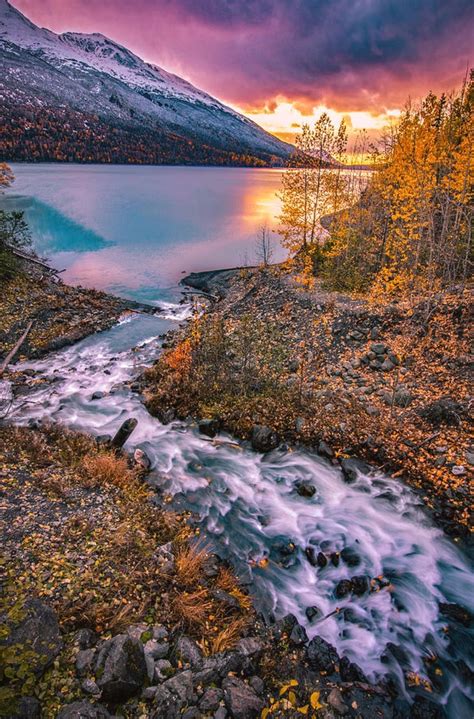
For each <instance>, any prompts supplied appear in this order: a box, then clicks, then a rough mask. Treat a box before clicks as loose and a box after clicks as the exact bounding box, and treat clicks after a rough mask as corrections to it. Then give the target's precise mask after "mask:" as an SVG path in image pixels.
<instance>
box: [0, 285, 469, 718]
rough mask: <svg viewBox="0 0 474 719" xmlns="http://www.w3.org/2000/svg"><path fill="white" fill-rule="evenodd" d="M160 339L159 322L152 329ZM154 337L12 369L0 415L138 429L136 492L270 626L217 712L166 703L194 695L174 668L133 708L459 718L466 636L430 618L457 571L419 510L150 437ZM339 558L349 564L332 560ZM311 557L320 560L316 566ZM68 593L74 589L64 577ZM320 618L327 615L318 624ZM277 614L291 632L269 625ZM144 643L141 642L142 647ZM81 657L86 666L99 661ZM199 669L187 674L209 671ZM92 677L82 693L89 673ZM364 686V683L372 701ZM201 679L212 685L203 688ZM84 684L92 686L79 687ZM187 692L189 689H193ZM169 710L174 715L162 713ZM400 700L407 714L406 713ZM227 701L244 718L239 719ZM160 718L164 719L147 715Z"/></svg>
mask: <svg viewBox="0 0 474 719" xmlns="http://www.w3.org/2000/svg"><path fill="white" fill-rule="evenodd" d="M250 289H252V287H250ZM183 309H184V308H183ZM181 316H182V315H181ZM171 324H172V322H171V321H168V329H169V326H170V325H171ZM174 326H176V323H174ZM166 329H167V328H166V322H164V321H163V319H160V318H159V317H158V318H157V317H154V316H149V317H146V316H142V315H136V316H134V317H132V316H129V317H128V318H127V320H126V321H124V322H122V323H120V324H119V325H117V326H115V327H114V328H112V329H111V330H109V331H107V332H105V333H102V334H101V335H96V336H92V337H90V338H88V339H86V340H83V341H82V342H81V343H79V344H78V345H75V346H71V347H70V348H66V349H64V350H62V351H60V352H57V353H56V354H53V355H50V356H49V357H47V358H45V359H43V360H40V361H34V362H27V363H25V364H23V365H21V366H20V367H18V368H16V369H17V370H18V375H17V376H21V377H22V382H21V384H22V385H23V388H22V391H21V396H19V397H18V398H17V400H16V401H15V403H14V406H13V408H12V414H11V420H12V421H13V422H15V423H16V424H19V425H25V424H29V423H30V424H31V423H34V424H35V425H38V423H39V424H40V425H41V422H42V421H43V420H44V419H45V418H47V419H49V420H52V421H53V422H58V423H61V424H63V425H66V426H69V427H72V428H73V429H75V430H82V431H87V432H91V433H92V434H94V435H103V434H113V433H114V432H115V430H116V429H117V428H118V426H119V425H120V424H121V423H122V421H123V419H124V418H127V417H130V416H134V417H136V418H137V419H138V427H137V430H136V434H135V433H134V434H133V435H132V437H131V440H130V441H129V443H128V444H127V450H128V451H129V452H135V451H136V450H140V451H141V452H144V453H145V455H146V456H147V457H148V458H149V460H150V467H151V473H150V474H149V475H147V482H148V483H149V484H150V485H151V486H153V487H154V488H155V490H156V492H157V493H156V496H155V501H158V502H159V503H160V504H162V505H163V506H164V507H165V506H166V507H174V508H175V509H176V510H177V511H178V512H179V511H180V510H179V507H180V506H181V507H182V508H184V509H185V511H186V512H188V513H189V512H191V513H192V515H193V525H194V526H195V528H196V530H198V531H199V534H200V535H202V536H204V537H205V538H206V540H207V541H209V542H211V543H212V544H211V546H212V549H213V551H214V550H215V551H216V552H217V553H218V554H219V555H220V556H222V557H223V559H224V561H226V560H229V561H230V562H231V563H232V564H233V565H234V566H235V567H236V570H237V573H238V574H239V576H241V578H242V580H243V581H244V582H247V583H248V582H249V581H250V584H248V585H247V586H248V588H249V590H250V591H251V592H252V594H253V596H254V598H255V601H256V604H257V606H259V607H262V608H263V611H264V613H265V615H266V617H267V618H268V619H269V620H270V621H272V619H276V620H277V622H278V623H277V625H276V628H275V630H272V629H271V628H270V629H269V630H267V629H264V628H262V630H261V631H262V634H260V630H259V631H258V638H259V639H260V641H264V644H265V650H264V651H263V652H262V656H261V660H260V661H259V663H258V667H257V669H256V672H257V673H256V674H255V673H253V674H250V675H249V674H248V672H249V669H244V664H242V661H243V660H242V658H240V659H237V660H234V659H233V660H232V661H237V669H236V668H235V666H234V665H232V664H231V665H227V664H226V663H224V669H223V671H224V675H225V676H224V677H221V675H220V672H218V674H219V677H220V679H219V681H218V684H219V686H218V687H217V688H218V689H220V691H221V692H222V696H221V695H220V694H219V692H218V693H217V696H218V698H219V706H218V708H217V709H215V710H214V709H212V710H211V709H210V710H209V711H208V712H207V713H206V711H207V710H204V708H203V707H198V708H197V709H195V705H196V704H199V702H200V699H201V695H200V694H199V689H198V688H197V690H196V691H194V689H193V690H192V691H191V689H189V691H188V690H186V692H184V694H183V693H182V692H181V693H180V690H179V688H180V687H186V686H187V687H188V688H189V687H190V686H191V684H192V685H193V687H194V681H193V680H192V677H190V675H189V674H186V676H184V675H183V674H182V670H183V669H184V671H187V667H186V665H184V666H183V665H179V664H178V665H177V666H176V668H175V669H176V670H175V671H174V674H177V676H178V677H179V679H178V680H177V681H176V682H175V683H174V684H172V685H169V686H168V685H166V686H165V687H164V689H163V687H162V682H161V681H160V682H159V683H158V685H154V684H152V685H151V686H152V687H154V689H153V690H152V691H150V692H148V694H147V695H146V696H148V699H147V700H146V701H147V702H151V705H150V704H147V705H146V706H147V707H148V708H147V710H146V711H148V712H150V713H149V716H151V717H155V714H153V710H154V709H153V708H154V702H155V700H157V701H161V700H162V699H163V697H164V700H163V701H165V704H163V707H166V706H167V704H168V705H170V706H171V707H172V709H170V712H171V713H169V715H168V716H169V717H170V718H171V717H174V716H179V712H181V710H183V711H188V709H189V710H190V712H191V713H190V714H189V717H198V716H199V714H201V715H203V716H206V717H207V716H216V717H218V719H221V718H223V717H225V716H226V715H229V716H231V717H234V716H235V717H238V719H240V716H245V717H247V716H250V717H253V716H256V715H257V714H258V713H259V711H260V709H261V708H262V704H263V707H264V708H265V705H267V708H270V698H273V699H274V700H275V701H274V705H272V707H273V708H272V711H271V713H270V716H299V715H300V714H301V712H298V711H297V710H296V709H294V707H293V698H294V701H295V702H296V703H297V704H298V706H300V707H305V706H306V707H307V711H308V715H309V716H311V715H312V714H314V715H315V716H317V717H325V716H326V717H334V716H350V717H362V718H363V719H366V718H367V719H368V717H372V716H380V717H387V718H392V717H399V718H400V719H401V717H404V718H405V717H407V716H411V717H416V718H417V719H419V717H430V716H431V717H439V716H442V715H443V709H442V708H441V707H440V704H439V702H440V697H442V702H444V703H448V704H449V708H448V715H449V716H452V717H456V719H458V717H460V716H463V713H462V712H464V713H466V711H467V710H466V704H465V703H463V702H464V701H465V700H467V696H466V697H465V698H462V694H463V693H464V692H465V691H466V689H465V684H467V681H468V678H467V673H466V672H468V668H467V664H466V661H468V657H467V656H465V655H464V653H463V652H464V650H465V649H466V648H467V641H466V639H465V638H464V632H466V631H468V628H467V627H464V625H463V623H462V621H460V619H461V618H463V619H464V620H465V619H467V621H468V622H469V621H470V620H469V614H462V612H461V613H459V610H458V611H457V614H456V616H451V617H450V618H444V617H443V615H442V613H441V611H440V610H441V609H442V607H440V603H441V604H448V605H456V606H458V607H459V609H460V608H461V607H462V606H467V605H468V603H469V597H470V596H472V593H470V592H469V589H468V584H467V582H468V579H469V573H468V571H469V570H468V568H467V566H466V564H465V561H464V559H463V558H462V556H461V555H460V554H459V553H458V552H457V551H456V549H455V547H453V546H452V545H450V544H449V543H447V542H446V541H445V540H444V539H443V538H442V536H441V533H440V532H438V531H437V530H435V529H434V528H433V527H431V526H430V524H429V523H428V522H426V520H425V519H423V516H422V514H421V513H420V507H419V501H418V500H417V499H416V497H414V496H413V495H412V494H411V493H410V492H409V491H408V490H406V489H405V488H403V486H402V485H401V484H400V483H398V482H397V481H396V480H390V479H388V478H386V477H383V475H382V476H381V475H376V476H371V475H370V474H365V473H364V472H363V471H362V472H360V471H358V472H357V473H356V477H355V479H354V481H353V482H352V483H350V484H347V483H345V482H344V480H343V478H342V477H341V475H340V473H339V471H338V470H337V469H336V468H335V467H334V466H331V463H330V462H328V461H323V460H321V459H318V457H317V456H315V455H313V454H312V453H311V452H306V451H305V450H304V449H300V450H297V451H286V450H285V449H284V447H281V448H280V449H279V450H278V449H277V450H274V451H272V452H270V453H267V454H264V455H262V454H258V453H256V452H253V451H251V450H250V449H249V448H248V446H247V445H246V444H245V443H243V444H238V443H236V442H235V441H233V440H232V438H230V437H228V436H226V435H225V434H220V435H219V436H218V437H215V438H214V439H211V438H209V437H206V435H203V434H202V433H200V432H199V431H198V427H197V426H195V425H193V423H190V422H181V421H174V422H173V423H171V424H167V425H164V424H162V423H161V422H158V421H157V420H155V419H153V418H152V417H150V415H149V414H148V412H147V411H146V409H145V408H144V406H143V403H142V399H143V398H142V397H141V396H140V394H139V392H140V389H141V387H142V385H141V380H140V377H141V376H142V374H143V370H144V369H145V368H146V367H147V366H149V365H150V364H152V362H153V361H154V360H155V359H156V357H157V355H159V353H160V351H161V341H160V340H159V339H158V336H159V335H160V334H163V331H166ZM201 429H202V427H201ZM29 431H30V432H31V431H33V432H41V431H42V430H41V429H37V430H29ZM29 444H32V442H31V440H30V441H28V442H27V445H29ZM8 446H9V441H8V438H7V439H6V447H7V448H8ZM11 465H12V460H11V459H10V461H9V466H10V467H11ZM359 469H360V468H359ZM9 471H10V470H9ZM40 480H41V477H40ZM302 488H303V489H304V491H301V489H302ZM170 498H173V501H172V502H170V501H169V500H170ZM25 509H26V507H25ZM23 514H24V509H22V510H21V512H20V516H22V515H23ZM86 514H87V512H86ZM99 528H100V522H99ZM86 531H87V528H86ZM105 546H107V543H105ZM153 548H154V546H153ZM351 548H352V552H351V551H345V550H350V549H351ZM356 548H357V549H356ZM311 550H312V551H311ZM319 553H321V554H322V555H323V558H319V562H318V557H319ZM68 559H70V557H68ZM323 559H325V560H326V561H325V563H324V566H322V565H323ZM313 560H316V561H313ZM79 566H80V565H79ZM421 573H422V574H423V581H422V582H420V576H421ZM357 577H358V578H359V580H360V581H359V582H358V583H357V585H356V584H355V583H354V581H353V580H354V579H355V578H357ZM377 577H380V578H381V580H382V579H383V578H385V579H389V583H388V584H387V585H386V586H382V585H383V584H384V582H382V581H381V580H380V581H381V585H380V586H379V587H378V590H377V588H376V584H377V582H375V579H377ZM66 578H67V577H66ZM371 579H372V580H374V585H372V583H371V581H369V580H371ZM362 580H364V587H363V588H362ZM46 581H48V577H46ZM76 581H79V582H80V581H81V573H80V571H79V572H77V580H76ZM203 581H204V584H205V583H206V581H207V580H206V579H204V578H203ZM367 583H368V585H367ZM348 584H350V587H348ZM346 589H347V590H348V591H346ZM355 589H357V592H356V591H355ZM343 590H344V591H343ZM373 590H374V591H373ZM224 591H225V590H224ZM359 591H360V592H361V594H360V595H359V594H358V592H359ZM392 597H393V598H392ZM311 608H312V609H313V610H314V611H313V612H312V613H311V615H310V614H309V613H308V611H307V610H308V609H311ZM335 608H339V609H341V610H343V611H338V612H337V613H334V611H333V610H334V609H335ZM449 611H451V610H449ZM453 612H454V610H452V612H451V613H452V614H453ZM288 613H290V614H292V615H293V618H289V619H288V618H287V619H284V617H285V615H287V614H288ZM272 614H273V617H272V616H271V615H272ZM327 615H329V616H328V617H327V619H326V618H325V617H326V616H327ZM322 619H324V621H322ZM280 620H281V621H282V622H283V624H280V623H279V622H280ZM320 621H321V623H319V622H320ZM155 626H156V625H154V624H153V622H152V623H151V625H150V627H151V629H153V627H155ZM257 626H258V624H257V622H251V627H250V630H249V634H250V636H254V637H255V634H252V632H253V631H254V629H256V628H257ZM270 626H271V625H270ZM150 627H149V625H148V624H147V628H148V629H149V628H150ZM170 628H171V629H172V627H170ZM148 629H147V630H148ZM168 631H169V629H168ZM275 631H276V632H277V634H276V635H274V632H275ZM267 632H270V634H269V636H267ZM114 636H120V635H114ZM111 638H112V637H111ZM145 638H146V639H147V641H148V638H147V634H146V632H145ZM106 639H107V636H104V637H101V638H100V639H99V642H100V641H102V640H106ZM123 641H124V640H122V639H120V640H117V642H116V644H117V643H118V644H120V643H121V642H123ZM116 644H114V647H115V646H116ZM389 644H390V645H392V646H389ZM96 646H97V643H96V644H94V645H93V646H92V647H91V649H95V647H96ZM107 647H110V645H107ZM427 648H429V652H428V656H426V654H425V653H426V651H427ZM87 649H88V648H86V649H85V650H86V651H87ZM247 649H248V648H247ZM97 650H98V654H100V652H101V647H97ZM137 651H138V653H140V649H138V650H137ZM143 651H144V649H143ZM237 653H239V652H237ZM93 654H94V657H95V656H96V654H95V652H93ZM102 656H103V654H102ZM341 657H343V658H342V659H341ZM382 657H385V659H382ZM430 657H434V660H433V659H430ZM69 661H70V665H69V671H72V672H73V674H74V672H75V669H74V666H73V664H72V663H71V660H69ZM158 661H159V660H158ZM200 661H201V662H205V661H206V659H205V658H202V659H201V660H200ZM239 662H240V664H239ZM384 662H385V665H384ZM170 663H171V664H172V666H174V664H173V661H171V662H170ZM211 663H212V662H211ZM356 665H358V667H359V669H357V668H356ZM95 666H96V665H95V659H94V667H95ZM199 666H200V668H199V671H204V670H206V671H207V670H209V668H210V667H209V666H207V665H206V666H204V667H202V664H200V665H199ZM229 666H232V668H231V669H230V670H229ZM384 666H385V667H387V668H388V670H389V671H388V673H387V671H386V670H385V669H384ZM226 667H227V668H226ZM346 670H347V671H346ZM229 671H230V672H235V671H237V675H238V679H239V680H242V679H243V684H244V686H242V684H241V683H239V682H233V681H228V680H231V679H232V674H231V675H230V676H229V675H228V674H229ZM250 671H253V672H255V668H254V669H252V670H250ZM92 674H93V677H94V679H95V680H97V672H96V670H95V669H94V671H93V672H92ZM377 674H379V678H378V679H375V680H374V676H376V675H377ZM380 674H381V675H382V677H383V676H385V679H383V678H380ZM99 675H100V669H99ZM366 675H370V676H369V678H370V679H372V681H375V685H376V687H375V688H374V685H372V687H371V686H369V684H368V683H367V676H366ZM208 676H210V674H209V675H208ZM212 676H214V679H213V680H211V681H213V682H214V683H215V673H214V674H213V675H212ZM253 677H257V679H261V680H263V681H264V688H263V689H262V685H261V684H259V682H258V681H257V680H255V679H253V683H252V678H253ZM87 678H89V679H91V681H93V678H92V676H91V677H87ZM172 678H174V677H172ZM99 679H100V676H99ZM190 679H191V684H190ZM202 680H203V679H202V675H199V676H198V681H202ZM221 681H222V686H221V685H220V682H221ZM224 681H225V682H226V683H225V685H224ZM282 682H283V686H281V685H282ZM293 682H297V684H294V683H293ZM393 682H395V683H396V684H397V687H398V688H395V685H394V684H393ZM405 682H407V687H409V691H410V695H406V696H405V698H403V696H400V695H399V694H398V692H399V688H400V686H405ZM145 683H146V682H145ZM96 684H97V681H96ZM88 686H91V685H88ZM460 686H462V687H463V690H462V692H460V691H459V687H460ZM173 687H174V688H173ZM249 687H250V688H249ZM285 687H286V688H285ZM295 687H296V688H295ZM149 688H150V687H145V692H146V691H147V689H149ZM211 688H213V687H211ZM333 690H337V691H335V692H333ZM94 691H95V690H94ZM136 691H137V693H138V691H139V690H138V688H137V689H136ZM262 691H263V694H262ZM280 691H282V694H281V697H279V693H280ZM290 692H292V694H291V697H290ZM254 694H256V696H257V699H255V697H254ZM286 694H288V697H287V698H285V695H286ZM402 694H403V692H402ZM177 695H180V698H179V701H180V702H181V704H180V705H179V709H176V703H174V704H173V703H172V702H175V700H176V696H177ZM92 696H93V698H92V703H93V704H96V705H97V703H99V704H102V703H103V702H102V700H101V699H100V697H99V695H98V694H97V695H92ZM195 696H196V698H195ZM408 696H411V697H412V698H413V697H415V698H416V701H415V702H414V703H413V704H411V705H409V704H408V703H407V701H408ZM160 697H161V698H160ZM232 697H236V698H235V700H234V699H233V698H232ZM259 697H260V698H259ZM432 697H433V698H435V701H436V703H434V702H433V701H432ZM208 698H209V697H208ZM243 698H246V699H247V703H246V707H247V708H246V711H247V712H248V714H246V715H239V713H238V711H239V705H240V704H241V703H242V700H243ZM214 699H215V697H214ZM135 701H136V700H133V701H132V705H131V709H130V711H131V713H130V714H129V716H140V714H135V713H134V712H136V711H145V710H142V709H141V708H140V709H137V708H136V704H134V702H135ZM89 703H90V702H89ZM158 706H160V705H159V704H158ZM111 709H112V711H115V710H114V709H113V708H112V707H111ZM70 711H71V712H74V711H79V710H77V708H71V709H70ZM82 711H86V710H85V709H84V708H83V709H82ZM87 711H95V712H96V714H95V715H94V714H92V715H91V716H106V714H104V713H103V712H105V711H109V709H107V710H106V709H100V708H97V709H94V710H91V709H90V707H89V708H88V709H87ZM160 711H164V709H163V708H162V707H160ZM100 712H102V714H101V713H100ZM172 712H175V713H174V714H173V713H172ZM176 712H178V713H176ZM219 712H220V713H219ZM76 715H77V714H76ZM145 715H146V714H145ZM162 715H164V716H167V715H166V714H158V716H162ZM65 716H69V715H68V714H66V715H65ZM71 716H75V715H74V714H71ZM466 716H468V714H467V713H466ZM156 719H158V717H156Z"/></svg>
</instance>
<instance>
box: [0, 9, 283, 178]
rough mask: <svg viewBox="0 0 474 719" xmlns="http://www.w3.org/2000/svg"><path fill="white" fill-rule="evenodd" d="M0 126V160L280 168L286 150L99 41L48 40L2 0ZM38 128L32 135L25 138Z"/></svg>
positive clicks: (79, 37)
mask: <svg viewBox="0 0 474 719" xmlns="http://www.w3.org/2000/svg"><path fill="white" fill-rule="evenodd" d="M0 119H1V120H2V121H3V124H4V125H5V128H6V129H4V131H3V132H2V131H1V130H0V133H1V134H0V143H1V144H0V148H1V149H0V154H1V155H2V156H4V157H3V159H10V160H12V159H19V160H26V159H32V160H35V159H38V160H47V159H53V160H54V159H71V157H72V159H76V160H79V161H81V160H82V161H101V159H100V155H101V151H102V150H103V151H104V157H103V160H102V161H105V162H123V161H125V162H126V161H132V162H133V161H136V162H150V163H158V164H162V163H170V162H171V163H176V162H177V163H181V162H183V163H185V164H189V163H193V162H196V163H198V164H243V165H246V164H248V165H262V164H263V165H281V164H283V163H284V162H285V160H286V158H287V157H288V156H289V154H290V152H291V150H292V146H291V145H288V144H286V143H284V142H282V141H281V140H279V139H278V138H276V137H274V136H272V135H270V134H269V133H267V132H265V131H264V130H263V129H262V128H260V127H259V126H258V125H256V124H255V123H254V122H252V120H250V119H249V118H246V117H245V116H243V115H240V114H239V113H238V112H236V111H235V110H233V109H232V108H230V107H227V106H226V105H224V104H223V103H222V102H220V101H219V100H217V99H216V98H213V97H212V96H211V95H209V94H208V93H206V92H204V91H203V90H200V89H199V88H196V87H195V86H194V85H192V84H191V83H189V82H188V81H186V80H184V79H182V78H180V77H179V76H177V75H174V74H172V73H170V72H168V71H166V70H164V69H163V68H161V67H159V66H157V65H154V64H150V63H146V62H145V61H143V60H142V59H141V58H140V57H139V56H138V55H135V54H134V53H133V52H132V51H131V50H129V49H128V48H126V47H124V46H123V45H120V44H119V43H116V42H115V41H114V40H111V39H110V38H108V37H106V36H105V35H103V34H102V33H91V34H86V33H75V32H69V31H68V32H65V33H62V34H60V35H57V34H56V33H54V32H52V31H51V30H48V29H46V28H39V27H38V26H36V25H35V24H34V23H32V22H31V21H30V20H29V19H28V18H26V17H25V16H24V15H23V14H22V13H21V12H20V11H18V10H17V9H16V8H14V7H13V6H12V5H11V4H10V3H9V2H8V0H0ZM38 122H40V124H41V130H42V133H39V132H38V133H37V134H38V138H37V139H36V140H34V138H35V127H34V125H35V123H36V124H37V123H38ZM61 125H65V126H72V130H73V139H74V143H73V142H72V136H71V138H70V139H69V140H68V138H67V137H66V136H65V134H64V136H63V135H62V134H61V130H60V126H61ZM15 126H17V127H18V128H19V129H20V130H21V132H20V133H19V132H18V131H17V130H16V129H15ZM84 126H86V127H87V128H88V131H89V134H90V135H91V137H89V141H88V147H87V148H85V146H83V147H82V149H81V147H74V144H76V145H77V142H78V141H80V142H85V139H84V138H83V134H84V133H83V132H81V129H83V128H84ZM108 127H109V128H110V132H111V133H112V134H115V135H117V136H118V137H116V138H112V139H114V140H117V139H118V140H120V142H121V143H122V149H121V147H120V146H119V147H116V145H117V142H111V141H107V140H106V141H105V145H104V138H103V135H104V133H105V134H107V128H108ZM72 130H71V131H72ZM65 132H66V130H64V133H65ZM21 133H23V134H24V136H25V138H26V140H27V147H25V148H21V147H20V144H21V143H20V140H21ZM58 133H59V135H58ZM41 134H43V136H44V139H45V142H44V143H42V142H41V139H40V135H41ZM86 134H87V133H86ZM96 136H97V137H96ZM33 140H34V141H33ZM173 143H175V145H176V149H177V151H176V158H173V151H172V146H173ZM147 147H148V148H149V151H148V153H147ZM55 148H56V149H55ZM104 148H107V149H104ZM125 150H126V152H125ZM127 153H128V154H127ZM78 154H79V157H78ZM81 154H82V155H83V157H82V158H81ZM124 155H126V156H124Z"/></svg>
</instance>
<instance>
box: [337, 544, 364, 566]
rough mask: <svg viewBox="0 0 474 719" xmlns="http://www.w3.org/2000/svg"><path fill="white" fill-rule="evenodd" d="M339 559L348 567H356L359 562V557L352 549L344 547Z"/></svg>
mask: <svg viewBox="0 0 474 719" xmlns="http://www.w3.org/2000/svg"><path fill="white" fill-rule="evenodd" d="M341 559H342V561H343V562H344V563H345V564H347V566H348V567H358V566H359V564H360V561H361V560H360V557H359V555H358V554H357V552H356V551H355V550H354V549H352V547H344V549H343V550H342V551H341Z"/></svg>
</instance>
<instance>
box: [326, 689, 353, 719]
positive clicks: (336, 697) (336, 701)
mask: <svg viewBox="0 0 474 719" xmlns="http://www.w3.org/2000/svg"><path fill="white" fill-rule="evenodd" d="M327 702H328V704H329V706H330V707H332V708H333V709H334V710H335V712H336V714H338V715H340V716H345V715H346V714H348V712H349V711H350V709H349V707H348V706H347V704H344V701H343V699H342V694H341V692H340V691H339V689H337V687H334V689H331V691H330V692H329V694H328V699H327Z"/></svg>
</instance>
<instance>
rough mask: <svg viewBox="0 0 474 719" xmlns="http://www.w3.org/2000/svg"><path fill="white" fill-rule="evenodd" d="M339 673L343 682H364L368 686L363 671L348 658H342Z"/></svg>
mask: <svg viewBox="0 0 474 719" xmlns="http://www.w3.org/2000/svg"><path fill="white" fill-rule="evenodd" d="M339 673H340V675H341V679H342V681H343V682H351V683H352V682H363V683H365V684H367V681H368V680H367V677H366V676H365V674H364V672H363V671H362V669H361V668H360V667H359V666H358V665H357V664H354V663H353V662H351V661H349V659H348V658H347V657H342V658H341V660H340V662H339Z"/></svg>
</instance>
